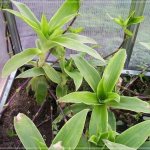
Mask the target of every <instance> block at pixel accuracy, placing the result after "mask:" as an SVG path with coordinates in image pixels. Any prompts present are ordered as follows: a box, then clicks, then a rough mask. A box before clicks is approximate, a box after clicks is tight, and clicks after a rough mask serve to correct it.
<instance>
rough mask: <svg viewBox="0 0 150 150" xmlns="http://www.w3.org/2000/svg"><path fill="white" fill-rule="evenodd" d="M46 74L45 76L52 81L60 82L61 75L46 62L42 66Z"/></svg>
mask: <svg viewBox="0 0 150 150" xmlns="http://www.w3.org/2000/svg"><path fill="white" fill-rule="evenodd" d="M42 68H43V69H44V71H45V73H46V75H47V77H48V78H49V79H50V80H52V81H53V82H54V83H57V84H58V83H61V76H60V74H59V72H57V71H56V70H55V69H54V68H53V67H51V66H50V65H48V64H45V65H44V66H43V67H42Z"/></svg>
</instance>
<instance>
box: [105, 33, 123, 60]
mask: <svg viewBox="0 0 150 150" xmlns="http://www.w3.org/2000/svg"><path fill="white" fill-rule="evenodd" d="M125 41H126V34H124V38H123V41H122V43H121V44H120V46H119V47H118V48H117V50H115V51H114V52H112V53H110V54H108V55H107V56H105V57H104V59H107V58H108V57H110V56H112V55H114V54H116V53H117V52H118V51H119V49H121V48H122V46H123V44H124V42H125Z"/></svg>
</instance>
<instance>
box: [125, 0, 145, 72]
mask: <svg viewBox="0 0 150 150" xmlns="http://www.w3.org/2000/svg"><path fill="white" fill-rule="evenodd" d="M145 4H146V0H140V1H139V0H132V3H131V7H130V11H129V14H130V13H131V12H132V11H133V10H135V15H136V16H142V15H143V12H144V8H145ZM139 26H140V24H137V25H132V26H131V27H129V28H128V29H129V30H130V31H131V32H132V33H133V36H132V37H131V38H129V39H128V40H127V41H126V42H125V43H124V45H123V48H125V49H126V51H127V60H126V64H125V69H127V68H128V67H129V63H130V59H131V55H132V52H133V47H134V44H135V41H136V37H137V34H138V29H139Z"/></svg>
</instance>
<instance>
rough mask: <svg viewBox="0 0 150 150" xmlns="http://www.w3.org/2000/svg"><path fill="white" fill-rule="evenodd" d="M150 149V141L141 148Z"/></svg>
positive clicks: (140, 149)
mask: <svg viewBox="0 0 150 150" xmlns="http://www.w3.org/2000/svg"><path fill="white" fill-rule="evenodd" d="M149 148H150V141H146V142H145V143H144V144H142V146H141V147H140V148H139V150H148V149H149Z"/></svg>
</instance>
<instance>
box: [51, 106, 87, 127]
mask: <svg viewBox="0 0 150 150" xmlns="http://www.w3.org/2000/svg"><path fill="white" fill-rule="evenodd" d="M83 109H90V106H88V105H85V104H72V105H70V106H68V107H65V109H63V114H61V113H60V114H59V116H58V117H57V118H56V119H55V120H54V121H53V125H56V124H57V123H58V122H60V121H61V120H62V119H63V117H64V115H65V116H69V115H70V114H72V113H73V114H76V113H78V112H80V111H82V110H83Z"/></svg>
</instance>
